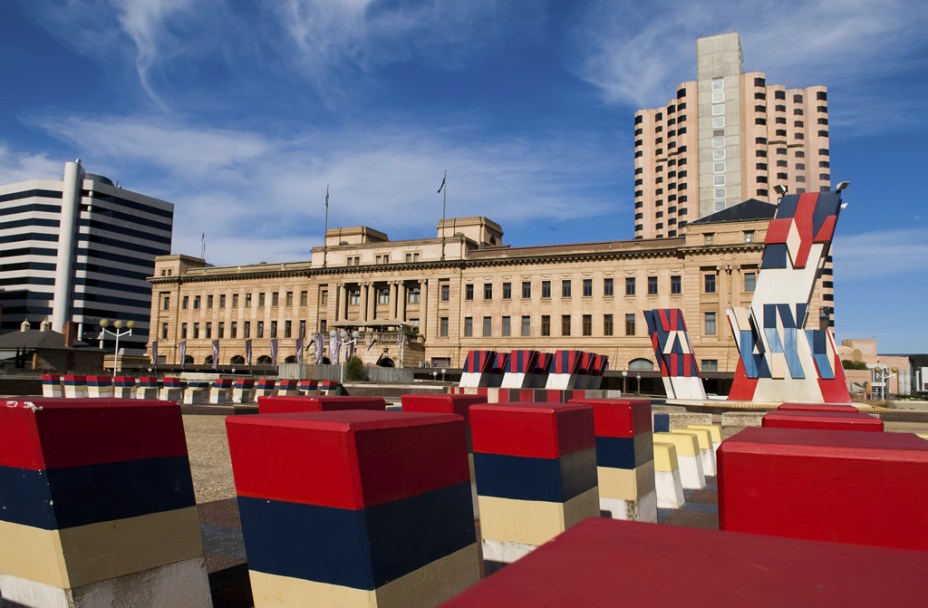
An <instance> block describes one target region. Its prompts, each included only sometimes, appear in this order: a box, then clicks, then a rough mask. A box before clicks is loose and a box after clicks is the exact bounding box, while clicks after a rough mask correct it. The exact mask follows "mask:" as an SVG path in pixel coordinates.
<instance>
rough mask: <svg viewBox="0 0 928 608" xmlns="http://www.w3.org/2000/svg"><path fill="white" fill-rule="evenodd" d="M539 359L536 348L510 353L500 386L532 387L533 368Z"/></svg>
mask: <svg viewBox="0 0 928 608" xmlns="http://www.w3.org/2000/svg"><path fill="white" fill-rule="evenodd" d="M537 360H538V351H536V350H514V351H512V352H511V353H510V354H509V360H508V361H507V363H506V372H505V373H504V374H503V381H502V383H501V384H500V388H532V384H531V380H532V375H531V372H532V369H533V368H534V367H535V361H537Z"/></svg>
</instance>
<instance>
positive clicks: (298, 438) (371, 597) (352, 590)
mask: <svg viewBox="0 0 928 608" xmlns="http://www.w3.org/2000/svg"><path fill="white" fill-rule="evenodd" d="M226 427H227V430H228V434H229V451H230V453H231V456H232V470H233V473H234V476H235V489H236V493H237V494H238V504H239V513H240V516H241V522H242V533H243V535H244V539H245V551H246V554H247V556H248V568H249V573H250V579H251V588H252V594H253V597H254V601H255V606H257V607H262V606H372V607H374V606H379V607H393V606H396V607H406V606H435V605H438V604H440V603H441V602H444V601H446V600H448V599H450V598H451V597H452V596H454V595H456V594H457V593H460V592H461V591H462V590H464V589H466V588H467V587H469V586H470V585H472V584H474V583H476V582H477V580H478V579H479V576H480V574H479V561H478V560H479V557H478V554H479V552H478V546H477V542H476V534H475V527H474V512H473V509H472V507H471V489H470V475H469V473H468V466H467V445H466V439H465V423H464V420H463V419H461V418H460V417H458V416H452V415H448V414H419V413H411V412H372V411H363V410H354V411H338V412H310V413H301V414H266V415H259V416H230V417H228V418H227V419H226Z"/></svg>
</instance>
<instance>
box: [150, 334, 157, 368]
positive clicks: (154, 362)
mask: <svg viewBox="0 0 928 608" xmlns="http://www.w3.org/2000/svg"><path fill="white" fill-rule="evenodd" d="M151 365H152V367H158V341H157V340H152V341H151Z"/></svg>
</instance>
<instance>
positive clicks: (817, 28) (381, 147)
mask: <svg viewBox="0 0 928 608" xmlns="http://www.w3.org/2000/svg"><path fill="white" fill-rule="evenodd" d="M726 31H737V32H739V33H740V34H741V44H742V47H743V51H744V63H745V69H747V70H759V71H764V72H766V73H767V79H768V82H770V83H777V84H785V85H787V86H790V87H804V86H809V85H815V84H823V85H826V86H827V87H829V105H830V112H831V114H830V122H831V148H832V175H833V176H834V179H835V181H839V180H845V179H846V180H850V181H851V187H850V188H849V189H848V190H847V192H846V193H845V200H846V201H848V202H849V203H850V205H849V207H848V209H847V211H846V212H845V213H843V214H842V216H841V224H840V225H839V227H838V233H837V238H836V245H835V257H836V291H837V295H836V300H837V301H836V308H837V338H838V340H841V339H846V338H854V337H858V338H869V337H876V338H878V339H879V341H880V343H879V346H880V350H881V351H882V352H928V329H926V327H928V325H926V324H925V323H924V322H919V321H917V320H916V319H919V318H920V317H921V316H922V315H921V314H919V313H920V312H921V307H920V305H919V303H920V301H922V300H925V299H926V298H928V280H926V279H928V238H926V235H925V222H928V209H926V208H925V204H926V202H928V201H926V197H925V195H924V190H923V189H922V188H920V187H918V186H919V183H918V180H919V179H920V178H921V176H922V175H923V173H922V171H923V163H924V161H925V160H926V154H925V152H924V150H925V148H924V144H923V142H925V141H926V136H928V113H926V112H925V111H924V109H923V106H924V103H923V100H924V99H925V98H926V96H928V4H925V3H922V2H916V1H914V0H909V1H898V0H884V1H882V2H871V1H866V0H829V1H803V2H797V1H793V0H782V1H776V2H774V1H760V2H743V1H732V0H717V1H713V2H706V1H704V0H702V1H690V2H676V1H675V2H670V1H655V2H630V1H624V0H623V1H612V2H608V1H597V0H588V1H580V0H574V1H569V0H565V1H559V2H558V1H553V0H552V1H549V2H545V1H541V0H524V1H522V2H511V1H510V2H506V1H502V0H500V1H492V0H459V1H450V0H432V1H415V2H414V1H401V0H399V1H397V0H394V1H379V0H264V1H260V0H255V1H253V2H244V1H238V0H87V1H79V0H44V1H42V2H34V1H32V0H22V1H14V2H8V3H4V16H3V19H2V20H0V82H2V83H3V88H2V91H0V125H2V127H0V183H8V182H12V181H19V180H23V179H30V178H37V177H43V178H56V177H57V176H58V175H59V174H60V172H61V169H62V165H63V163H64V161H66V160H71V159H74V158H77V157H80V158H81V159H82V160H83V162H84V164H85V166H86V168H87V169H88V170H89V171H91V172H94V173H101V174H104V175H107V176H109V177H111V178H113V179H116V180H119V181H120V182H121V183H122V185H123V186H124V187H126V188H129V189H131V190H136V191H139V192H143V193H146V194H150V195H152V196H157V197H159V198H163V199H166V200H170V201H172V202H174V203H175V205H176V208H175V228H174V249H175V251H176V252H179V253H190V254H194V255H198V254H199V252H200V236H201V233H202V231H203V230H205V231H206V235H207V258H208V259H209V261H210V262H212V263H215V264H236V263H246V262H257V261H262V260H263V261H269V262H270V261H280V260H299V259H306V257H307V256H308V251H309V249H310V248H311V247H312V246H314V245H317V244H319V243H320V242H321V239H322V233H323V215H324V199H325V187H326V184H329V185H330V186H331V207H330V217H329V225H330V226H339V225H341V226H347V225H358V224H364V225H369V226H372V227H374V228H377V229H380V230H383V231H385V232H387V233H388V234H389V235H390V237H391V238H393V239H403V238H417V237H421V236H430V235H433V234H434V233H435V226H436V224H437V222H438V220H439V219H440V217H441V198H440V195H438V194H437V193H436V190H437V189H438V186H439V184H440V183H441V176H442V172H443V171H444V170H447V171H448V174H449V191H448V215H449V216H454V215H486V216H488V217H490V218H492V219H494V220H496V221H498V222H500V223H501V224H502V225H503V228H504V230H505V232H506V235H505V241H506V242H508V243H510V244H512V245H530V244H546V243H553V242H558V243H567V242H578V241H601V240H613V239H628V238H631V237H632V235H633V230H632V226H633V222H632V197H633V188H632V182H633V173H632V171H633V169H632V144H633V141H632V119H633V113H634V111H635V110H636V109H637V108H640V107H651V106H656V105H659V104H662V103H665V102H666V101H668V100H669V99H670V98H671V97H672V96H673V94H674V91H675V87H676V85H677V84H678V83H680V82H683V81H686V80H692V79H693V78H694V77H695V69H696V68H695V41H696V38H697V37H698V36H701V35H711V34H716V33H721V32H726ZM913 313H914V314H913Z"/></svg>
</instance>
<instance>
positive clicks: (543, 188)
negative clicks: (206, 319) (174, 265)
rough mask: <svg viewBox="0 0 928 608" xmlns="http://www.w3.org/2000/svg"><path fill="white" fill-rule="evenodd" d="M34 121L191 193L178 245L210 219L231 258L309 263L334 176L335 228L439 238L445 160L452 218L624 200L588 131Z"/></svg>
mask: <svg viewBox="0 0 928 608" xmlns="http://www.w3.org/2000/svg"><path fill="white" fill-rule="evenodd" d="M34 124H35V125H37V126H40V127H42V128H45V129H46V130H47V131H48V132H49V133H51V134H52V135H54V136H55V137H57V138H60V139H62V140H65V141H67V142H68V143H70V144H71V145H72V146H74V147H77V148H79V149H80V150H81V155H82V156H84V158H85V165H86V166H87V167H88V170H91V171H95V172H100V173H108V174H109V175H110V177H114V178H119V179H120V181H121V182H122V183H123V185H124V186H125V187H126V188H129V189H130V190H137V191H139V192H143V193H146V194H150V195H152V196H156V197H159V198H164V199H167V200H170V201H172V202H175V203H177V207H176V218H175V250H176V251H178V252H186V253H197V252H199V237H200V234H201V231H202V230H203V229H204V228H207V233H208V234H213V235H216V236H215V238H211V243H212V244H211V245H210V249H209V253H210V258H211V261H214V262H217V263H245V262H250V261H255V260H265V261H276V260H292V259H305V257H306V252H307V251H308V250H309V248H310V247H311V246H312V245H313V244H315V243H319V242H321V238H322V233H323V229H322V222H323V215H324V211H325V209H324V206H323V201H324V193H325V188H326V185H329V186H330V188H331V193H332V197H331V206H330V226H350V225H358V224H363V225H369V226H373V227H375V228H378V229H381V230H384V231H386V232H388V233H389V234H390V236H391V237H392V238H400V239H402V238H422V237H425V236H431V235H433V234H435V227H436V225H437V223H438V220H439V219H440V217H441V197H440V196H439V195H438V194H437V193H436V190H437V188H438V185H439V183H440V180H441V175H442V172H443V171H444V170H445V169H447V170H448V172H449V193H448V215H449V216H452V217H453V216H457V217H461V216H471V215H485V216H488V217H491V218H493V219H494V220H496V221H499V222H501V223H503V224H504V227H506V226H516V225H522V224H525V223H526V222H531V223H534V224H536V225H546V224H558V223H560V222H563V221H566V220H568V219H569V220H573V221H580V222H582V221H592V220H593V218H597V217H598V218H603V217H610V218H611V217H612V216H613V215H614V213H615V211H616V210H617V208H618V207H619V205H618V203H617V202H616V201H615V200H614V199H613V198H612V195H611V194H609V193H610V192H611V191H612V190H611V189H610V188H609V187H608V185H612V184H614V180H616V179H617V178H616V174H615V171H614V164H615V162H614V160H613V158H612V157H610V156H608V155H606V154H603V149H602V146H601V143H600V142H595V141H591V140H590V136H588V135H583V134H578V133H563V134H560V135H556V136H547V137H545V138H534V139H533V138H523V139H512V138H510V139H496V140H492V139H489V140H488V139H483V140H482V141H478V142H474V141H473V138H471V137H467V134H466V133H464V132H463V131H460V130H450V129H449V130H435V129H424V128H420V127H417V126H408V127H406V128H399V127H394V128H380V129H345V130H339V131H331V130H330V131H313V130H307V131H304V132H301V133H295V134H294V135H292V136H291V137H289V138H287V139H271V138H269V137H267V136H263V135H260V134H257V133H255V132H248V131H231V130H223V131H219V130H207V129H202V128H190V127H186V126H184V125H182V124H178V123H175V122H172V121H170V120H168V119H158V118H157V117H151V116H146V117H137V118H133V117H112V116H97V117H93V118H81V117H76V116H71V117H68V118H67V119H63V120H62V119H58V118H56V119H35V120H34ZM462 142H468V143H462ZM604 185H606V186H607V187H604ZM599 223H602V222H601V221H600V222H599ZM616 224H618V221H616ZM219 235H222V236H221V237H220V236H219ZM612 238H616V237H615V236H614V235H613V237H612ZM541 240H542V239H541V238H536V239H535V240H534V241H533V242H534V243H537V242H539V241H541Z"/></svg>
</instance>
